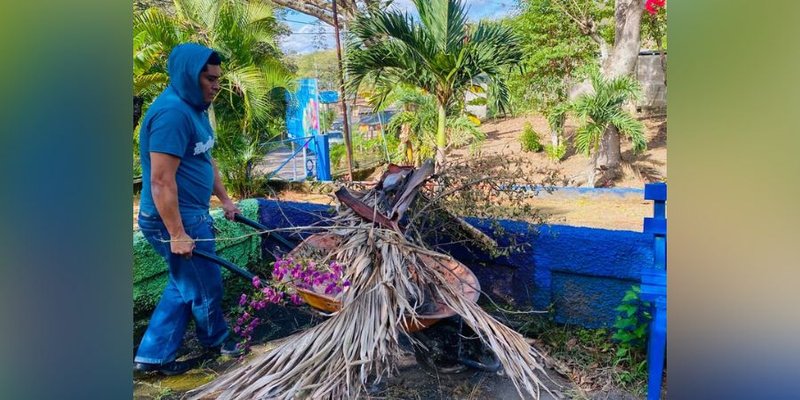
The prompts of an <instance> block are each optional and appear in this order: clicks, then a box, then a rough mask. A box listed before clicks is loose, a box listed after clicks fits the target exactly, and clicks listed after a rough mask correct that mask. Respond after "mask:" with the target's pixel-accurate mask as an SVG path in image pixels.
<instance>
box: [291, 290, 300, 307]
mask: <svg viewBox="0 0 800 400" xmlns="http://www.w3.org/2000/svg"><path fill="white" fill-rule="evenodd" d="M289 300H290V301H291V302H292V304H295V305H300V304H303V298H302V297H300V295H298V294H297V293H292V295H291V296H289Z"/></svg>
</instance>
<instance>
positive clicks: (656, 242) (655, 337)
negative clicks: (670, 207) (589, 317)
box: [641, 183, 667, 400]
mask: <svg viewBox="0 0 800 400" xmlns="http://www.w3.org/2000/svg"><path fill="white" fill-rule="evenodd" d="M644 198H645V200H653V217H652V218H645V219H644V232H645V233H650V234H652V235H653V266H652V267H651V268H642V286H641V287H642V291H641V298H642V300H644V301H649V302H652V303H653V309H652V311H651V315H652V316H653V319H652V320H651V321H650V338H649V340H648V345H647V378H648V379H647V399H648V400H657V399H659V398H660V397H661V382H662V376H663V373H664V356H665V350H666V345H667V185H666V184H665V183H653V184H647V185H645V189H644Z"/></svg>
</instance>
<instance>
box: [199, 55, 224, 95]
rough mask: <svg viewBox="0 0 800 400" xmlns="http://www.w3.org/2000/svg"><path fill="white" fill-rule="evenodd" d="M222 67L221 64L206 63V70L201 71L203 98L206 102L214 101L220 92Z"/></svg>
mask: <svg viewBox="0 0 800 400" xmlns="http://www.w3.org/2000/svg"><path fill="white" fill-rule="evenodd" d="M221 75H222V68H220V66H219V65H211V64H208V65H206V70H205V71H203V72H201V73H200V89H201V90H202V91H203V100H205V102H206V103H211V102H212V101H214V97H217V93H219V77H220V76H221Z"/></svg>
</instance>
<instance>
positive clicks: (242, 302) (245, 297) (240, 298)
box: [239, 293, 247, 307]
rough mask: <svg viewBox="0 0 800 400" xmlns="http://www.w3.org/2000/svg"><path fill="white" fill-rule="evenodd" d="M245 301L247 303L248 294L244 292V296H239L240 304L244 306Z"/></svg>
mask: <svg viewBox="0 0 800 400" xmlns="http://www.w3.org/2000/svg"><path fill="white" fill-rule="evenodd" d="M245 303H247V295H246V294H244V293H242V297H239V306H240V307H244V304H245Z"/></svg>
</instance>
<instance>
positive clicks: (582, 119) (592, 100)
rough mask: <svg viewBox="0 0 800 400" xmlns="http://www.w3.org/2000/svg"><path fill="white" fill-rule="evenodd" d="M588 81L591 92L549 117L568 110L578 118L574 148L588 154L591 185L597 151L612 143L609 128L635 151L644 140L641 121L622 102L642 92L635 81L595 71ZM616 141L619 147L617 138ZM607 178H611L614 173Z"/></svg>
mask: <svg viewBox="0 0 800 400" xmlns="http://www.w3.org/2000/svg"><path fill="white" fill-rule="evenodd" d="M590 80H591V82H592V88H593V92H591V93H584V94H582V95H581V96H580V97H578V98H577V99H575V101H573V102H571V103H569V104H567V105H566V106H565V107H563V108H560V109H559V110H557V111H556V114H555V115H553V116H552V117H553V118H563V117H564V116H565V115H566V114H567V113H570V112H571V113H573V114H575V115H576V116H577V117H578V120H579V126H578V128H577V130H576V132H575V137H574V139H573V140H574V143H575V149H576V150H578V151H579V152H582V153H584V154H586V155H587V156H591V162H590V165H589V168H590V170H589V172H588V183H589V185H590V186H594V184H595V182H596V171H597V169H598V165H597V161H598V155H599V153H600V150H601V149H602V148H604V147H606V146H610V145H612V143H610V140H609V139H610V138H609V134H608V132H609V131H613V130H616V131H618V132H619V133H621V134H622V135H623V136H625V137H627V138H628V139H629V140H631V142H632V143H633V151H634V152H637V153H638V152H642V151H644V150H645V149H647V141H646V140H645V136H644V125H643V124H642V122H641V121H639V120H637V119H636V118H635V117H634V116H633V115H631V114H630V113H629V112H628V111H626V110H625V109H624V108H623V105H624V104H625V102H627V101H628V100H635V99H638V98H639V96H640V95H641V94H640V89H639V84H638V82H637V81H636V80H635V79H634V78H633V77H631V76H628V75H623V76H620V77H617V78H613V79H608V78H605V77H603V75H601V74H600V73H599V72H598V71H593V72H591V73H590ZM609 128H611V129H609ZM616 143H617V144H616V145H617V146H619V141H617V142H616ZM610 172H613V171H610ZM606 179H613V176H610V177H606Z"/></svg>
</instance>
